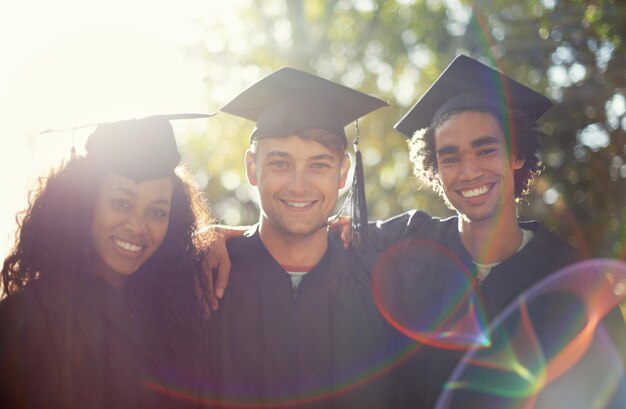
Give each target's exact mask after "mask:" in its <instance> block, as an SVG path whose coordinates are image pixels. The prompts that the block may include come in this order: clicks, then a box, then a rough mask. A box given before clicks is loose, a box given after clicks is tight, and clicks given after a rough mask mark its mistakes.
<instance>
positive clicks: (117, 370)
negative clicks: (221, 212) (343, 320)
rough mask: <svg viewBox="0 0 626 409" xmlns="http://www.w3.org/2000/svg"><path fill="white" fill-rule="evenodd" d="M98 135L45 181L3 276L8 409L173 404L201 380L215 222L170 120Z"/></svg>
mask: <svg viewBox="0 0 626 409" xmlns="http://www.w3.org/2000/svg"><path fill="white" fill-rule="evenodd" d="M181 117H182V118H186V117H193V116H178V117H172V116H154V117H148V118H144V119H134V120H128V121H121V122H115V123H108V124H102V125H99V126H98V127H97V128H96V130H95V131H94V132H93V133H92V134H91V135H90V137H89V139H88V141H87V146H86V148H87V155H86V156H82V157H73V158H71V159H70V160H68V161H67V162H66V163H64V164H62V165H61V166H60V167H59V168H58V169H56V170H53V171H52V172H51V173H50V175H49V176H48V177H47V178H42V179H40V183H39V188H38V189H37V190H36V191H35V192H33V194H32V195H31V199H30V205H29V207H28V209H27V210H26V211H25V212H24V213H23V214H22V215H21V216H20V218H19V231H18V233H17V235H16V243H15V246H14V248H13V249H12V251H11V252H10V254H9V256H8V257H7V258H6V259H5V262H4V266H3V268H2V280H3V291H4V295H5V299H4V300H3V301H2V303H1V304H0V330H1V332H0V376H1V377H2V386H0V406H2V407H12V408H43V407H45V408H79V407H90V408H116V407H118V408H122V407H123V408H150V407H169V406H171V405H174V404H176V402H175V401H174V400H173V399H174V398H173V397H172V394H171V393H168V392H170V391H171V390H172V388H174V387H175V388H176V390H177V393H180V391H185V389H188V390H189V391H193V390H194V389H195V388H194V384H193V383H194V382H195V381H196V380H197V379H198V375H199V374H201V373H202V371H204V369H205V368H203V366H204V365H205V364H203V362H204V361H205V360H201V359H198V357H199V356H204V353H205V344H206V340H207V339H208V338H207V334H206V331H207V319H208V311H209V309H208V302H207V294H206V290H205V289H207V288H208V285H207V283H206V282H205V280H206V279H205V278H204V275H203V274H202V272H201V269H200V266H199V250H198V249H199V248H204V247H206V244H207V242H208V241H210V237H207V236H202V235H197V234H195V233H196V231H197V228H198V226H200V225H204V224H205V223H208V222H209V221H210V220H209V212H208V208H207V207H206V203H205V201H204V199H203V197H202V195H201V194H200V192H199V190H198V189H197V188H196V187H195V185H193V183H191V182H190V179H189V177H188V176H187V175H186V174H185V172H184V171H183V170H182V169H180V168H177V165H178V163H179V160H180V156H179V153H178V150H177V148H176V142H175V139H174V133H173V130H172V127H171V125H170V123H169V120H170V119H179V118H181Z"/></svg>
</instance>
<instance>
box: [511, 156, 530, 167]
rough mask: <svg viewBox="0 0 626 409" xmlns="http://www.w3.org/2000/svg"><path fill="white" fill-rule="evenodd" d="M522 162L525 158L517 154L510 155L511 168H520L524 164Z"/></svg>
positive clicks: (524, 161)
mask: <svg viewBox="0 0 626 409" xmlns="http://www.w3.org/2000/svg"><path fill="white" fill-rule="evenodd" d="M524 163H526V159H525V158H520V157H517V156H512V157H511V165H513V166H512V167H513V169H514V170H518V169H521V168H522V167H523V166H524Z"/></svg>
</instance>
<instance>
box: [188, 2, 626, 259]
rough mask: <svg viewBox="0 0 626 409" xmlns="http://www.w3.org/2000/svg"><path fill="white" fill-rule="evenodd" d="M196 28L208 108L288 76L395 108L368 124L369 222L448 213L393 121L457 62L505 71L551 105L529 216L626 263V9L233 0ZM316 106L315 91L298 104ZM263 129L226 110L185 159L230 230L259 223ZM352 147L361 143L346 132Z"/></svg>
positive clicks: (588, 250) (616, 5) (584, 247)
mask: <svg viewBox="0 0 626 409" xmlns="http://www.w3.org/2000/svg"><path fill="white" fill-rule="evenodd" d="M231 2H232V6H233V7H231V8H230V9H229V10H228V12H227V13H232V14H233V15H225V14H224V13H226V12H221V11H219V10H216V11H215V13H212V14H211V15H209V16H202V18H198V28H199V29H200V30H202V32H203V35H202V41H200V42H197V43H196V44H193V45H191V46H190V47H188V49H187V50H186V51H187V53H188V55H189V56H190V57H191V58H194V59H196V60H198V61H202V64H203V72H204V75H205V86H206V89H205V92H206V100H207V101H208V102H207V104H208V106H209V107H211V108H212V109H218V108H219V107H220V106H221V104H223V103H225V102H227V101H228V100H229V99H230V98H232V97H233V96H234V95H235V94H236V93H237V92H238V91H233V90H243V89H245V88H246V87H247V86H249V85H250V84H252V83H253V82H255V81H257V80H258V79H260V78H261V77H263V76H264V75H267V74H269V73H270V72H272V71H273V70H274V69H277V68H280V67H283V66H292V67H295V68H300V69H303V70H306V71H310V72H313V73H316V74H318V75H320V76H322V77H324V78H327V79H330V80H334V81H337V82H340V83H342V84H345V85H347V86H350V87H354V88H357V89H359V90H361V91H363V92H366V93H371V94H373V95H376V96H379V97H381V98H383V99H385V100H387V101H388V102H389V104H390V106H389V107H388V108H385V109H381V110H379V111H377V112H375V113H374V114H372V115H369V116H368V117H367V118H366V119H364V120H362V121H361V123H360V128H361V135H362V141H361V147H362V150H363V154H364V162H365V167H366V169H365V171H366V179H367V180H366V184H367V197H368V201H369V208H370V214H371V218H386V217H389V216H392V215H394V214H397V213H399V212H402V211H405V210H409V209H413V208H419V209H423V210H426V211H428V212H431V213H432V214H434V215H438V216H446V215H448V214H451V213H450V211H449V210H448V209H446V207H445V206H444V205H443V203H442V201H441V200H440V199H439V198H438V197H436V196H435V195H434V194H433V193H432V192H431V191H430V189H429V188H428V187H425V186H424V187H422V184H421V183H420V181H419V180H417V179H416V178H415V177H413V176H412V173H411V164H410V162H409V161H408V155H407V146H406V141H405V138H404V137H403V136H401V135H400V134H399V133H397V132H395V131H394V130H393V128H392V126H393V124H394V123H395V122H396V121H397V120H398V119H399V118H400V117H401V116H402V115H403V114H404V113H405V112H406V111H407V110H408V108H409V107H410V106H411V105H412V103H414V102H415V101H416V100H417V99H418V98H419V97H420V95H421V94H422V93H423V92H424V91H425V90H426V89H427V87H428V86H429V84H430V83H432V81H433V80H434V79H435V78H436V77H437V75H438V74H439V73H440V72H441V71H442V70H443V68H445V67H446V66H447V64H448V63H449V62H450V61H451V60H452V59H453V58H454V56H455V55H457V54H458V53H465V54H468V55H471V56H473V57H475V58H479V59H481V60H482V61H484V62H485V63H488V64H490V65H492V66H496V67H499V68H500V69H501V70H503V71H504V72H506V73H508V74H509V75H511V76H513V77H514V78H515V79H517V80H518V81H521V82H523V83H525V84H527V85H529V86H531V87H533V88H535V89H537V90H539V91H541V92H544V93H546V94H547V95H548V96H549V97H550V98H551V99H552V100H553V101H554V102H555V108H553V109H552V110H551V111H550V113H549V114H548V115H546V116H545V117H544V121H543V129H544V130H545V132H546V133H547V138H546V140H545V141H544V146H543V150H542V152H541V155H542V159H543V161H544V164H545V171H544V173H543V174H542V176H541V178H540V179H539V180H538V181H537V182H536V183H535V185H534V189H533V190H532V192H531V194H530V195H529V197H528V198H527V200H526V202H525V203H523V204H521V205H520V206H519V210H520V215H521V217H522V218H537V219H540V220H543V221H544V222H545V223H546V224H547V225H548V226H549V227H550V228H552V229H553V230H555V231H557V232H558V233H559V234H561V235H562V236H563V237H565V238H566V239H567V240H568V241H569V242H570V243H572V244H573V245H574V246H576V247H577V248H579V249H580V250H581V251H583V252H584V253H585V254H588V255H591V256H611V257H616V258H622V259H624V258H626V247H625V242H626V227H625V219H626V203H625V198H626V164H625V157H626V115H625V113H626V99H625V97H626V45H625V44H624V41H625V40H626V4H625V3H624V2H621V1H617V0H615V1H612V0H598V1H582V0H568V1H565V0H528V1H524V2H520V1H504V0H475V1H460V0H395V1H393V0H381V1H372V0H331V1H313V0H304V1H301V0H263V1H261V0H258V1H254V0H231ZM302 97H303V98H306V96H305V95H303V96H302ZM252 127H253V124H252V123H251V122H249V121H246V120H243V119H240V118H236V117H232V116H229V115H227V114H222V115H220V116H219V117H217V118H215V120H213V121H211V123H210V124H209V131H208V136H206V135H202V136H190V137H188V138H187V139H186V141H185V142H184V144H183V146H182V150H183V154H184V159H185V161H186V162H187V163H188V164H189V166H190V167H191V168H192V169H193V171H194V172H195V174H196V179H197V181H198V183H200V184H201V186H202V187H203V188H204V189H205V191H206V193H207V195H208V197H209V201H210V203H211V205H212V208H213V211H214V213H215V214H216V215H217V216H218V217H219V218H220V219H221V220H222V222H223V223H226V224H249V223H253V222H255V221H256V220H257V217H258V210H257V206H256V204H255V200H256V196H255V193H254V190H252V189H251V188H250V187H249V186H248V184H247V182H246V179H245V175H244V173H243V152H244V151H245V149H246V147H247V145H248V137H249V135H250V132H251V131H252ZM348 132H349V138H352V137H353V135H354V129H353V127H349V128H348Z"/></svg>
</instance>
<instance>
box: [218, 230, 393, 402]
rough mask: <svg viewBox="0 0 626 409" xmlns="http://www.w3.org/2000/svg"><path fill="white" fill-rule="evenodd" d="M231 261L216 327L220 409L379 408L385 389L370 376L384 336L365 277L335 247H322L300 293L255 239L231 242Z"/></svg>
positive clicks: (380, 360)
mask: <svg viewBox="0 0 626 409" xmlns="http://www.w3.org/2000/svg"><path fill="white" fill-rule="evenodd" d="M228 251H229V255H230V258H231V261H232V268H231V273H230V281H229V286H228V288H227V290H226V293H225V295H224V299H223V301H222V303H221V306H220V309H219V311H218V312H217V314H216V316H215V321H214V323H215V324H216V327H217V331H216V333H217V334H218V336H219V338H220V345H219V347H218V348H219V355H220V357H219V360H220V368H219V369H220V375H219V378H220V379H221V381H222V383H221V400H222V402H223V403H224V406H228V407H236V406H237V403H241V404H245V403H254V404H258V405H259V406H261V405H263V404H266V405H269V406H271V405H272V404H274V403H279V404H280V407H298V408H301V407H311V408H361V409H367V408H376V409H379V408H384V407H386V406H385V405H386V404H387V402H388V396H387V393H388V388H387V387H386V379H385V377H384V376H381V375H380V374H378V375H379V376H376V375H375V374H376V373H377V371H378V370H380V369H381V368H383V367H384V363H385V360H386V359H387V358H388V355H387V337H388V335H389V330H388V327H387V325H386V323H385V321H384V320H383V319H382V317H381V316H380V315H379V313H378V311H377V309H376V306H375V304H374V302H373V300H372V298H371V295H370V288H369V280H368V276H367V274H366V272H365V270H363V269H362V268H361V267H360V266H357V265H356V264H354V263H352V262H351V261H350V258H349V255H348V253H347V252H346V251H344V249H343V248H342V244H341V242H340V241H339V240H337V239H335V238H332V237H329V245H328V249H327V251H326V253H325V254H324V256H323V258H322V260H321V261H320V262H319V263H318V264H317V265H316V266H315V267H314V268H313V269H312V270H311V271H310V272H309V273H308V274H306V275H305V276H304V278H303V279H302V281H301V283H300V285H299V287H298V289H297V290H294V289H293V288H292V283H291V280H290V277H289V275H288V274H287V273H286V272H285V271H284V270H283V269H282V267H281V266H280V265H279V264H278V263H277V262H276V260H274V259H273V258H272V256H271V255H270V254H269V252H268V251H267V249H266V248H265V246H264V245H263V243H262V242H261V239H260V238H259V235H258V232H254V233H253V234H251V235H249V236H248V237H245V236H244V237H240V238H237V239H233V240H229V241H228ZM248 407H250V406H248Z"/></svg>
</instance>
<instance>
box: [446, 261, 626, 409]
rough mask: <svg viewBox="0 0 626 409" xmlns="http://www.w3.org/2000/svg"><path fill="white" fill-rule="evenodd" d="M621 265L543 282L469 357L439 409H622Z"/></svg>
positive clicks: (625, 381) (625, 348)
mask: <svg viewBox="0 0 626 409" xmlns="http://www.w3.org/2000/svg"><path fill="white" fill-rule="evenodd" d="M625 286H626V263H624V262H623V261H618V260H609V259H596V260H588V261H584V262H580V263H577V264H575V265H572V266H569V267H567V268H565V269H563V270H561V271H559V272H558V273H555V274H553V275H552V276H550V277H548V278H546V279H545V280H543V281H541V282H540V283H538V284H537V285H536V286H534V287H533V288H532V289H530V290H529V291H527V292H526V293H525V294H523V296H521V297H520V298H519V300H518V301H517V302H515V303H514V304H513V305H511V306H510V307H509V308H507V309H506V310H505V311H504V312H503V313H502V314H501V315H500V316H499V317H498V318H497V319H496V320H495V321H494V323H493V325H492V327H491V331H490V333H491V336H490V339H491V345H490V346H489V347H488V348H485V347H484V345H480V347H474V348H472V349H470V351H468V352H467V354H466V355H465V356H464V358H463V359H462V360H461V363H460V364H459V365H458V366H457V368H456V369H455V371H454V373H453V375H452V377H451V378H450V380H449V382H448V383H447V385H446V388H445V389H446V390H445V392H444V393H443V395H442V396H441V397H440V400H439V402H438V404H437V408H438V409H443V408H467V407H480V408H491V407H493V408H554V407H567V408H592V407H593V408H608V407H620V408H624V407H626V378H625V376H624V358H625V357H626V336H625V333H626V325H625V324H624V320H623V318H622V316H621V315H620V313H619V308H618V305H619V303H620V302H622V301H623V300H624V299H625V298H626V287H625Z"/></svg>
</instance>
